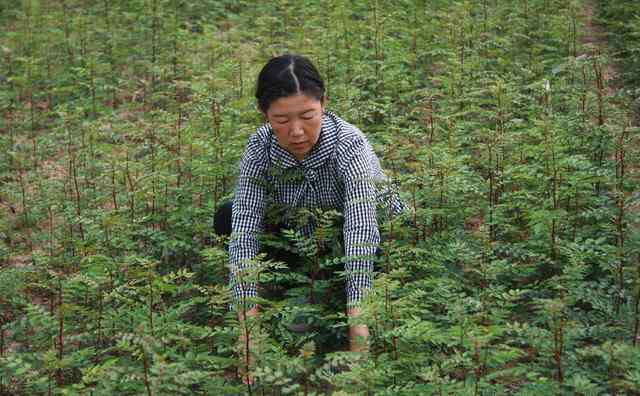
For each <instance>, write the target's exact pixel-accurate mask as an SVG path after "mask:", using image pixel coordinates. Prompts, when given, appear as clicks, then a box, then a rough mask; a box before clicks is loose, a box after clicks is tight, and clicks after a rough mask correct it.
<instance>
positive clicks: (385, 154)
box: [0, 0, 640, 396]
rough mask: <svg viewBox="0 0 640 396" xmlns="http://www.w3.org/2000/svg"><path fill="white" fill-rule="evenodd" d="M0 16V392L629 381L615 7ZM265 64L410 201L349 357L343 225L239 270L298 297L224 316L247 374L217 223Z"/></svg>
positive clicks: (591, 391) (634, 226) (255, 114)
mask: <svg viewBox="0 0 640 396" xmlns="http://www.w3.org/2000/svg"><path fill="white" fill-rule="evenodd" d="M0 26H1V27H2V29H1V30H0V395H148V396H151V395H242V394H249V395H287V394H303V395H325V394H326V395H329V394H335V395H361V394H365V395H374V394H375V395H431V394H435V395H506V394H509V395H536V396H539V395H559V394H567V395H640V250H639V248H640V235H639V233H638V227H639V226H640V224H639V220H640V219H639V218H638V211H639V209H640V193H639V189H638V185H639V184H638V182H639V177H638V176H639V175H638V170H639V169H640V168H639V150H640V142H639V141H638V140H639V139H638V137H639V135H638V130H639V129H638V125H639V124H640V116H639V114H640V74H639V73H638V70H640V3H638V2H637V1H633V0H628V1H616V2H608V1H601V2H598V1H595V0H593V1H590V0H501V1H498V0H477V1H464V0H398V1H389V0H366V1H365V0H358V1H346V0H326V1H313V0H300V1H293V0H277V1H262V0H260V1H249V0H239V1H231V0H200V1H185V0H128V1H125V0H113V1H109V0H104V1H97V0H51V1H45V0H23V1H9V0H0ZM288 52H291V53H300V54H303V55H305V56H308V57H309V58H310V59H311V60H312V61H313V62H314V63H315V64H316V65H317V66H318V67H319V69H320V72H321V74H322V75H323V77H324V78H325V82H326V84H327V88H328V104H327V107H328V109H329V110H331V111H334V112H335V113H336V114H338V115H339V116H340V117H342V118H344V119H345V120H347V121H349V122H351V123H352V124H354V125H356V126H358V127H359V128H360V129H361V130H362V131H363V132H364V133H365V134H366V136H367V137H368V139H369V140H370V141H371V142H372V144H373V146H374V149H375V151H376V152H377V154H378V156H379V157H380V158H381V161H382V165H383V168H384V169H385V170H386V172H387V175H388V176H389V182H390V183H392V184H393V185H394V186H395V188H396V189H397V190H398V191H399V192H400V195H401V197H402V199H403V201H404V202H405V203H406V205H407V211H406V212H405V213H404V214H403V215H402V216H398V217H396V218H393V217H391V218H389V216H387V217H386V218H385V220H384V223H381V224H380V229H381V235H382V239H383V242H382V243H381V246H380V248H381V254H380V255H378V256H377V257H376V276H375V286H374V288H373V289H372V292H371V293H369V295H368V297H367V300H366V302H365V303H364V305H363V315H362V317H361V321H362V322H363V323H366V324H367V325H368V326H369V329H370V332H371V336H370V339H369V341H370V351H369V356H368V358H365V359H363V358H362V357H361V356H356V355H355V354H353V353H351V352H347V350H348V339H347V328H348V325H349V323H348V321H349V319H348V318H347V316H346V314H345V305H344V304H345V297H344V296H343V294H344V282H345V280H344V277H345V272H344V268H343V267H344V262H345V258H344V257H343V256H342V253H341V249H340V247H341V245H342V241H341V240H340V237H339V235H340V233H339V232H335V231H336V229H335V227H332V226H331V225H332V223H333V221H334V220H335V218H336V217H339V216H340V214H339V213H337V212H332V211H320V210H315V211H310V212H309V213H307V214H306V215H307V216H311V217H313V218H315V220H316V223H317V224H318V227H317V228H316V230H315V233H314V234H313V235H312V236H311V237H308V238H305V237H302V236H301V235H300V234H299V233H295V232H293V231H292V232H284V233H283V235H279V236H277V237H274V238H272V239H271V240H269V241H268V242H269V243H266V244H265V246H266V247H265V249H269V248H271V247H278V248H285V249H289V250H292V251H293V252H296V253H298V254H300V255H302V256H303V257H304V263H302V264H303V265H302V267H303V270H300V271H297V272H296V271H286V270H285V269H284V268H283V264H282V263H278V262H275V261H273V260H267V259H266V258H265V257H264V255H261V256H258V257H257V258H256V260H255V266H254V268H255V270H254V271H253V273H252V276H256V277H259V279H260V283H261V285H262V284H264V285H269V284H277V283H278V282H281V281H282V278H283V277H285V278H287V281H289V282H291V281H293V282H295V286H294V287H291V288H290V289H289V290H288V292H287V293H286V294H285V295H284V296H281V297H280V298H277V299H264V300H261V301H260V305H261V315H260V317H259V319H257V320H255V321H247V322H246V323H244V324H243V325H244V326H248V327H247V328H246V330H248V331H251V333H252V334H253V337H254V340H255V342H256V349H257V350H258V351H259V353H257V354H256V359H255V362H254V363H253V365H252V366H251V367H250V368H249V369H250V371H251V372H252V373H253V374H254V377H255V382H254V383H253V384H245V383H243V381H242V380H241V378H240V372H242V370H243V369H246V367H244V368H243V367H241V366H242V364H241V360H242V359H241V358H240V356H242V354H243V352H242V348H243V347H244V346H243V345H242V344H241V343H239V342H238V335H239V334H240V324H239V322H238V319H237V314H236V312H234V311H232V310H230V308H229V307H230V302H231V293H230V289H229V286H228V277H229V269H228V254H227V250H226V246H227V244H228V238H225V237H220V236H217V235H215V233H214V232H213V226H212V223H213V214H214V213H215V211H216V209H217V208H218V207H220V205H222V204H223V203H225V202H228V201H229V200H231V199H232V198H233V193H234V188H235V181H236V176H237V173H238V170H239V161H240V158H241V156H242V153H243V150H244V147H245V145H246V142H247V139H248V138H249V136H250V135H251V134H252V133H253V132H254V131H255V130H256V128H257V127H259V126H260V125H262V124H263V122H264V120H263V116H262V114H261V113H260V112H259V111H258V110H257V109H256V101H255V97H254V89H255V80H256V76H257V74H258V72H259V70H260V68H261V67H262V65H264V64H265V62H266V61H267V60H268V59H270V58H271V57H272V56H274V55H279V54H283V53H288ZM331 271H332V272H331ZM327 272H329V273H332V276H324V277H322V276H316V275H318V274H320V273H327ZM309 296H311V299H310V300H311V301H312V302H314V304H306V303H305V304H301V303H300V302H301V301H307V297H309ZM300 318H303V320H304V321H306V323H307V324H308V328H309V330H308V331H306V332H297V331H294V330H295V329H294V328H293V327H294V326H292V325H291V324H292V323H295V322H296V321H299V320H300ZM239 366H240V367H239Z"/></svg>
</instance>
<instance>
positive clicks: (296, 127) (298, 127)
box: [291, 122, 304, 137]
mask: <svg viewBox="0 0 640 396" xmlns="http://www.w3.org/2000/svg"><path fill="white" fill-rule="evenodd" d="M302 135H304V130H303V129H302V124H301V123H300V122H294V123H293V124H292V125H291V136H292V137H298V136H302Z"/></svg>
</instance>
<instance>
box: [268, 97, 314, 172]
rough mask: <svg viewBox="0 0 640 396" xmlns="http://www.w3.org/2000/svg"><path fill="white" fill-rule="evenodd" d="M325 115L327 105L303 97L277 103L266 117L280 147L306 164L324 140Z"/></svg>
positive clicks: (281, 100)
mask: <svg viewBox="0 0 640 396" xmlns="http://www.w3.org/2000/svg"><path fill="white" fill-rule="evenodd" d="M323 113H324V102H323V101H321V100H317V99H315V98H312V97H309V96H307V95H305V94H299V95H292V96H287V97H284V98H280V99H277V100H275V101H273V102H272V103H271V105H270V106H269V110H267V112H266V113H265V116H266V117H267V120H268V121H269V122H270V123H271V127H272V128H273V130H274V132H275V134H276V138H277V139H278V143H279V144H280V146H281V147H282V148H284V149H285V150H287V151H288V152H290V153H291V154H293V156H294V157H296V158H297V159H298V161H302V160H303V159H304V157H305V156H306V155H307V154H308V153H309V151H311V149H312V148H313V146H314V145H315V144H316V143H317V142H318V139H319V138H320V128H321V126H322V114H323Z"/></svg>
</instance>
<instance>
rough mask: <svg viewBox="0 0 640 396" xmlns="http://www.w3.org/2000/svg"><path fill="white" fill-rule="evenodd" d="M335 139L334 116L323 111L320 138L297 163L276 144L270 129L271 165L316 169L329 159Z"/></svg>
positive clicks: (276, 140) (336, 124)
mask: <svg viewBox="0 0 640 396" xmlns="http://www.w3.org/2000/svg"><path fill="white" fill-rule="evenodd" d="M337 137H338V123H337V122H336V120H335V115H334V114H333V113H331V112H328V111H325V112H324V113H323V114H322V125H321V126H320V137H319V138H318V141H317V142H316V144H315V145H314V146H313V148H312V149H311V151H309V153H308V154H307V156H306V157H305V158H304V159H303V160H302V161H298V159H297V158H296V157H294V156H293V154H291V153H290V152H288V151H287V150H285V149H283V148H282V147H281V146H280V145H279V144H278V139H277V138H276V136H275V135H274V133H273V129H271V141H270V145H271V153H272V155H271V164H272V165H276V166H280V167H282V168H285V169H286V168H292V167H296V166H302V167H304V168H318V167H319V166H321V165H322V164H323V163H325V162H326V161H327V160H328V159H329V158H330V157H331V153H332V152H333V150H334V148H335V143H336V139H337Z"/></svg>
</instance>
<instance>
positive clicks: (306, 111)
mask: <svg viewBox="0 0 640 396" xmlns="http://www.w3.org/2000/svg"><path fill="white" fill-rule="evenodd" d="M314 110H315V109H307V110H303V111H301V112H300V113H298V114H300V115H304V114H307V113H309V112H311V111H314ZM273 116H274V117H279V118H282V117H288V116H289V114H274V115H273Z"/></svg>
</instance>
